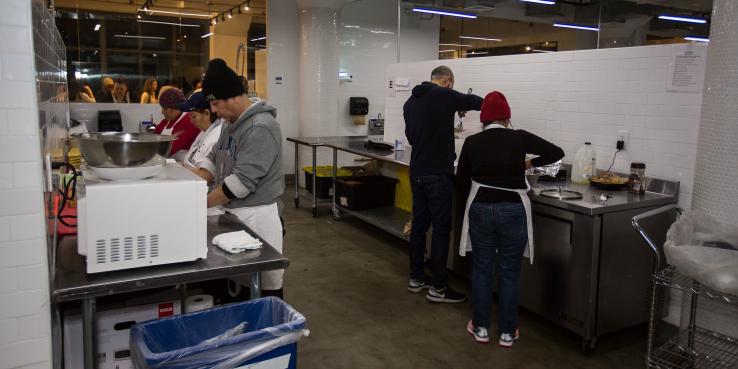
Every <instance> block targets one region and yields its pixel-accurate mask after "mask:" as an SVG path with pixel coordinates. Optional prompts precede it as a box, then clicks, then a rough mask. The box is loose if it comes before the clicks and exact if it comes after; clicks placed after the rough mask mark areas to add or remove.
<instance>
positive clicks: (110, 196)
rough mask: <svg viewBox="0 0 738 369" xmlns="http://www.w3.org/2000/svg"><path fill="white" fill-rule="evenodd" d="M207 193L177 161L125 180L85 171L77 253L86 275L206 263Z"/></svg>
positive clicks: (79, 185) (80, 191)
mask: <svg viewBox="0 0 738 369" xmlns="http://www.w3.org/2000/svg"><path fill="white" fill-rule="evenodd" d="M124 169H126V168H124ZM207 192H208V187H207V183H206V182H205V180H203V179H201V178H200V177H198V176H196V175H195V174H193V173H192V172H190V171H189V170H187V169H186V168H184V167H182V166H181V165H179V164H176V163H167V164H165V165H163V170H162V171H161V173H159V174H157V175H155V176H154V177H151V178H148V179H140V180H127V181H109V180H105V179H102V178H100V177H99V176H98V174H97V172H95V171H92V170H90V168H86V167H83V168H82V179H81V180H78V183H77V194H78V195H77V197H78V202H77V208H78V210H77V211H78V236H79V243H78V252H79V253H80V254H81V255H86V256H87V273H98V272H106V271H111V270H120V269H129V268H138V267H143V266H149V265H160V264H170V263H178V262H184V261H192V260H196V259H204V258H205V257H206V256H207V250H208V249H207V239H206V214H207Z"/></svg>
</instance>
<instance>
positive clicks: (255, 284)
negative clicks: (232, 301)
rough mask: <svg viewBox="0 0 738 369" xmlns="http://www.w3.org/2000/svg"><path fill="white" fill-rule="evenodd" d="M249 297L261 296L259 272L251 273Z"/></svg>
mask: <svg viewBox="0 0 738 369" xmlns="http://www.w3.org/2000/svg"><path fill="white" fill-rule="evenodd" d="M249 293H250V296H249V298H250V299H252V300H253V299H258V298H259V297H261V273H260V272H255V273H251V286H250V288H249Z"/></svg>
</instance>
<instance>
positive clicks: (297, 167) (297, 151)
mask: <svg viewBox="0 0 738 369" xmlns="http://www.w3.org/2000/svg"><path fill="white" fill-rule="evenodd" d="M299 207H300V145H299V144H298V143H297V142H295V208H299Z"/></svg>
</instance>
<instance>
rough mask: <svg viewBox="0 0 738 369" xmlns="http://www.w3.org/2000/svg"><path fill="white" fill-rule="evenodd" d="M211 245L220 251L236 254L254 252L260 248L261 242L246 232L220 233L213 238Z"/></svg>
mask: <svg viewBox="0 0 738 369" xmlns="http://www.w3.org/2000/svg"><path fill="white" fill-rule="evenodd" d="M213 245H215V246H218V247H219V248H220V249H221V250H223V251H226V252H230V253H231V254H236V253H239V252H242V251H246V250H256V249H258V248H260V247H261V245H262V244H261V241H259V240H257V239H256V238H254V237H251V235H250V234H248V233H246V231H236V232H228V233H221V234H219V235H217V236H215V237H213Z"/></svg>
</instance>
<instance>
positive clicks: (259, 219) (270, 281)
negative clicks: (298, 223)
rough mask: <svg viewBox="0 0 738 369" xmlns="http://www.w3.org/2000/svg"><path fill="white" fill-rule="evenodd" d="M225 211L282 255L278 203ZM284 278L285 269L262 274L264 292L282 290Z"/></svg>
mask: <svg viewBox="0 0 738 369" xmlns="http://www.w3.org/2000/svg"><path fill="white" fill-rule="evenodd" d="M224 210H225V211H227V212H229V213H231V214H233V215H235V216H236V217H237V218H238V220H240V221H241V222H242V223H243V224H246V225H247V226H248V227H249V228H251V230H252V231H254V233H256V234H257V235H259V237H261V238H262V239H264V241H266V242H267V243H268V244H270V245H272V247H274V248H275V249H276V250H277V251H279V252H280V253H282V241H283V239H282V222H281V221H280V220H279V208H278V207H277V203H274V204H269V205H261V206H248V207H243V208H235V209H224ZM283 276H284V269H280V270H270V271H268V272H262V273H261V288H262V290H278V289H280V288H282V278H283ZM244 283H245V282H244Z"/></svg>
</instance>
